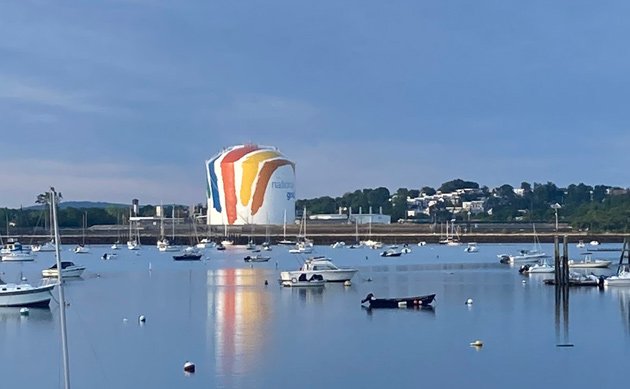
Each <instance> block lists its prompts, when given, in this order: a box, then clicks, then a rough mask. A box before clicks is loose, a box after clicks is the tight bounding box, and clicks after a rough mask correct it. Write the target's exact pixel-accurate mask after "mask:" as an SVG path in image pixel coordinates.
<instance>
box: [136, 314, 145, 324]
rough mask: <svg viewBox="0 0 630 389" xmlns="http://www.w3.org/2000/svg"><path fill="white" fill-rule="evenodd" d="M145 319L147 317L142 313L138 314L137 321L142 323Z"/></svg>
mask: <svg viewBox="0 0 630 389" xmlns="http://www.w3.org/2000/svg"><path fill="white" fill-rule="evenodd" d="M146 321H147V318H146V317H144V315H140V316H138V323H144V322H146Z"/></svg>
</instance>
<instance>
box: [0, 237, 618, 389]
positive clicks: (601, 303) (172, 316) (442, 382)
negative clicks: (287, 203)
mask: <svg viewBox="0 0 630 389" xmlns="http://www.w3.org/2000/svg"><path fill="white" fill-rule="evenodd" d="M526 246H527V245H522V244H518V245H517V244H514V245H510V244H503V245H498V244H481V245H479V252H478V253H465V252H464V250H463V249H464V246H456V247H447V246H437V245H427V246H423V247H418V246H415V245H414V246H412V250H413V251H412V253H410V254H407V255H404V256H402V257H399V258H383V257H380V256H379V255H378V254H379V251H377V250H369V249H356V250H350V249H347V248H343V249H332V248H330V247H321V246H318V247H317V248H316V252H315V253H314V255H315V254H316V255H326V256H330V257H331V258H332V259H333V260H334V261H335V263H337V265H339V266H352V267H356V268H358V269H359V272H358V273H357V275H355V278H354V279H353V283H352V286H350V287H346V286H343V285H341V284H328V285H326V286H325V288H323V289H320V290H314V289H292V288H282V287H280V286H279V285H278V283H277V279H278V277H279V271H280V270H287V269H294V268H297V267H298V266H299V264H300V261H301V259H303V257H300V256H296V255H292V254H289V253H288V249H287V248H286V247H281V246H274V247H273V251H271V252H270V253H269V254H270V255H272V259H271V261H269V262H268V263H256V264H253V266H251V265H250V264H247V263H245V262H244V261H243V257H244V256H245V255H247V252H246V251H245V250H244V249H241V248H232V249H228V250H226V251H224V252H219V251H216V250H214V249H207V250H206V255H205V257H204V260H203V261H199V262H175V261H173V260H172V254H173V253H159V252H158V251H157V249H156V248H155V247H153V246H145V247H143V248H142V250H140V251H138V252H132V251H128V250H126V249H122V250H118V257H117V258H116V259H113V260H108V261H103V260H101V259H100V257H101V255H102V254H103V253H105V252H111V250H110V249H109V247H106V246H92V247H91V250H92V252H91V253H90V254H82V255H80V254H74V253H72V252H70V251H69V250H68V249H69V247H65V250H64V252H63V257H64V259H66V260H72V261H75V262H77V263H81V264H83V265H85V266H87V271H86V273H85V274H84V276H83V277H82V279H77V280H69V281H68V282H67V284H66V285H67V287H66V299H67V302H68V303H69V306H68V310H67V317H68V338H69V349H70V365H71V368H70V371H71V380H72V384H73V387H75V388H95V389H96V388H131V387H146V388H148V387H151V388H213V387H219V388H286V387H293V386H296V385H297V386H301V387H363V388H384V387H397V388H411V387H414V388H415V387H419V386H427V385H436V386H437V387H442V388H471V387H475V388H504V387H511V388H529V387H533V386H540V385H543V386H544V387H551V386H552V385H562V386H563V387H574V388H591V387H612V386H613V385H619V384H622V383H623V380H624V377H625V375H626V374H625V368H624V366H625V363H626V361H627V360H628V358H629V357H630V347H629V346H630V288H622V287H617V288H609V289H606V290H603V291H600V290H598V289H597V288H583V289H571V291H570V295H569V299H568V304H567V305H565V306H564V307H563V306H562V304H558V303H557V299H556V293H555V288H554V287H552V286H547V285H544V284H543V283H542V280H543V279H544V278H549V277H551V276H552V275H532V276H529V277H527V276H522V275H520V274H519V273H518V271H517V270H518V268H517V267H511V266H508V265H502V264H499V263H498V258H497V254H500V253H510V254H511V253H516V252H517V251H518V250H519V249H522V248H528V247H526ZM613 246H614V247H620V246H621V244H618V245H607V246H604V245H602V246H600V247H613ZM544 249H545V250H546V251H547V252H548V253H552V252H553V250H552V247H551V246H550V245H544ZM570 251H571V257H573V258H575V257H578V256H579V252H580V251H579V250H578V249H577V248H575V245H574V244H573V245H571V247H570ZM618 256H619V253H617V252H601V253H597V255H595V256H594V257H596V258H605V259H610V260H613V262H614V263H616V262H617V261H618ZM53 262H54V257H53V254H52V253H39V254H38V257H37V260H36V261H35V262H33V263H22V264H20V263H6V262H3V263H0V270H1V271H2V272H3V275H2V278H3V279H4V280H5V281H7V282H15V281H17V280H19V276H20V273H22V274H24V275H26V276H27V277H28V279H29V281H30V282H31V283H36V282H37V280H38V279H39V274H41V273H40V272H41V270H42V269H43V268H45V267H48V266H50V265H51V264H52V263H53ZM614 269H615V267H614V265H613V266H611V268H610V269H604V270H603V271H599V272H596V274H612V273H613V272H614ZM265 280H267V281H268V282H269V285H267V286H265ZM368 280H371V281H368ZM369 292H372V293H374V294H375V295H376V296H377V297H396V296H406V295H417V294H428V293H437V297H436V302H435V303H434V309H433V310H406V309H393V310H372V311H369V310H366V309H362V308H361V306H360V303H359V302H360V300H361V299H362V298H363V297H365V295H367V294H368V293H369ZM55 296H56V291H55ZM467 298H472V299H473V300H474V303H473V305H472V306H467V305H465V304H464V302H465V301H466V299H467ZM566 308H568V309H566ZM139 315H145V316H146V319H147V320H146V323H144V324H140V323H138V320H137V318H138V316H139ZM125 319H126V320H125ZM477 339H480V340H482V341H483V342H484V346H483V347H482V348H480V349H475V348H472V347H470V342H472V341H474V340H477ZM567 343H570V344H573V345H574V347H557V345H558V344H567ZM0 344H2V348H1V349H0V377H1V379H2V383H3V387H14V386H18V385H19V386H20V387H26V388H35V387H40V388H43V387H45V388H55V387H60V382H61V372H62V369H61V346H60V336H59V308H58V304H57V303H56V302H55V301H52V302H51V304H50V309H48V310H37V309H31V313H30V316H27V317H23V316H20V314H19V309H12V308H11V309H9V308H3V309H0ZM186 360H190V361H193V362H195V363H196V365H197V372H196V373H195V374H193V375H185V374H184V373H183V370H182V367H183V364H184V362H185V361H186Z"/></svg>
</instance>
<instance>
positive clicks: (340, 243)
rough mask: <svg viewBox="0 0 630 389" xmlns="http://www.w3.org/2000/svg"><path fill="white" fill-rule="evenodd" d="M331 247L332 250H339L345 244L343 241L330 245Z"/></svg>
mask: <svg viewBox="0 0 630 389" xmlns="http://www.w3.org/2000/svg"><path fill="white" fill-rule="evenodd" d="M331 247H332V248H334V249H338V248H341V247H346V242H343V241H341V242H335V243H333V244H332V245H331Z"/></svg>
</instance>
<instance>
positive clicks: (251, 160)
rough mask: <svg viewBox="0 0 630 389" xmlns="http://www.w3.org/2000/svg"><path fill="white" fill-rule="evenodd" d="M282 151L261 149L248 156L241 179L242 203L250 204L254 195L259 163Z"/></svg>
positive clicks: (244, 162) (243, 165)
mask: <svg viewBox="0 0 630 389" xmlns="http://www.w3.org/2000/svg"><path fill="white" fill-rule="evenodd" d="M279 156H280V153H278V152H277V151H261V152H260V153H256V154H253V155H250V156H249V157H247V158H246V159H245V160H244V161H243V164H242V168H243V178H242V180H241V204H243V205H247V204H249V200H250V199H251V197H252V187H253V185H254V180H256V176H257V175H258V165H259V164H260V162H262V161H265V160H267V159H271V158H276V157H279Z"/></svg>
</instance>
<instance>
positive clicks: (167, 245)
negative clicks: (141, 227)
mask: <svg viewBox="0 0 630 389" xmlns="http://www.w3.org/2000/svg"><path fill="white" fill-rule="evenodd" d="M171 224H172V225H173V235H172V239H173V240H175V205H173V209H172V214H171ZM157 248H158V250H159V251H161V252H167V251H177V250H179V249H178V248H177V247H175V246H171V242H169V240H168V239H166V236H165V235H164V217H161V218H160V239H158V241H157Z"/></svg>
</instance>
